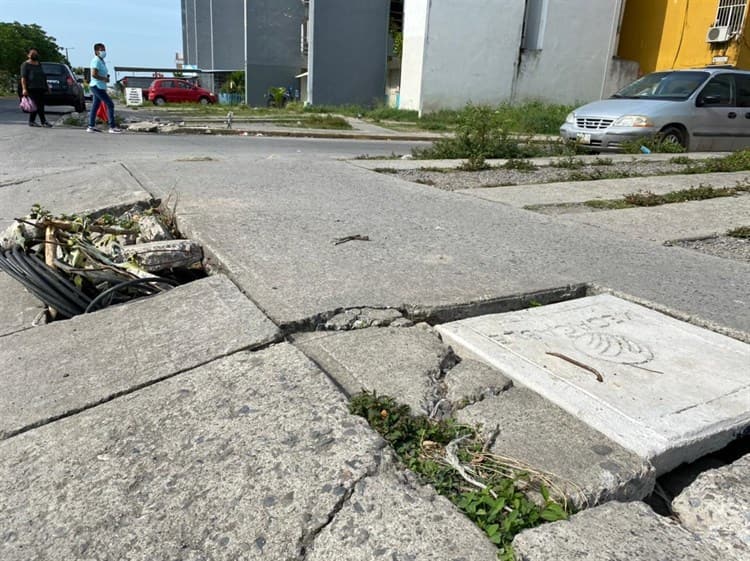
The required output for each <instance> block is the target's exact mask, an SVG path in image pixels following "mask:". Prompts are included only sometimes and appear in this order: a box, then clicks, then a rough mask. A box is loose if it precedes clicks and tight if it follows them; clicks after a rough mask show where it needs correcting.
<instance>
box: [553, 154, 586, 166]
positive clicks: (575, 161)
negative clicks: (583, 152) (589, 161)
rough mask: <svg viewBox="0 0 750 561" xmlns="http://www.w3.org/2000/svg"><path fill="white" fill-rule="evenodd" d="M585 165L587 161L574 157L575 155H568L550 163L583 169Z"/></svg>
mask: <svg viewBox="0 0 750 561" xmlns="http://www.w3.org/2000/svg"><path fill="white" fill-rule="evenodd" d="M585 166H586V162H584V161H583V160H581V159H580V158H574V157H573V156H568V157H567V158H563V159H561V160H556V161H554V162H552V163H550V167H553V168H563V169H581V168H582V167H585Z"/></svg>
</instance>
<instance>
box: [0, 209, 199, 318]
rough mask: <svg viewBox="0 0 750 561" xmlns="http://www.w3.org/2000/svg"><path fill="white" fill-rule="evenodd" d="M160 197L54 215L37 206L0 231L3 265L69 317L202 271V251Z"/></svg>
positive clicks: (50, 310) (50, 312) (54, 314)
mask: <svg viewBox="0 0 750 561" xmlns="http://www.w3.org/2000/svg"><path fill="white" fill-rule="evenodd" d="M172 217H173V213H172V212H170V211H169V209H167V208H166V207H165V206H164V205H162V204H161V202H160V201H158V200H154V201H150V202H149V203H143V204H138V205H135V206H133V207H131V208H129V209H127V210H126V211H124V212H122V213H120V214H118V215H117V216H115V215H113V214H105V213H99V214H98V215H60V216H55V215H53V214H52V213H51V212H49V211H47V210H45V209H43V208H42V207H40V206H39V205H35V206H34V207H32V209H31V212H30V214H29V215H28V216H26V217H24V218H18V219H16V220H15V222H14V223H13V225H11V226H10V227H9V228H8V229H6V230H5V232H4V233H2V234H0V270H2V271H4V272H6V273H8V274H9V275H10V276H11V277H13V278H15V279H16V280H18V281H19V282H21V283H22V284H23V285H24V286H25V287H26V288H27V289H28V290H29V292H31V293H32V294H34V295H35V296H36V297H37V298H39V299H40V300H41V301H42V302H44V303H45V304H46V305H47V316H48V317H47V319H50V320H51V319H55V318H58V317H61V318H69V317H73V316H75V315H78V314H82V313H88V312H93V311H96V310H99V309H101V308H104V307H107V306H110V305H113V304H119V303H122V302H125V301H128V300H132V299H134V298H139V297H142V296H151V295H154V294H158V293H160V292H164V291H167V290H170V289H171V288H172V287H174V286H177V285H178V284H181V283H182V281H183V280H186V279H187V280H192V279H194V278H198V277H199V276H203V274H202V271H203V269H202V265H201V263H202V260H203V251H202V249H201V247H200V245H199V244H197V243H196V242H194V241H192V240H185V239H179V234H178V232H177V231H176V229H175V227H174V220H173V218H172Z"/></svg>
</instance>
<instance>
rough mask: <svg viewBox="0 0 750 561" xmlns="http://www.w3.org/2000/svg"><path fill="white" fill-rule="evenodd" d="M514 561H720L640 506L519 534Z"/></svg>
mask: <svg viewBox="0 0 750 561" xmlns="http://www.w3.org/2000/svg"><path fill="white" fill-rule="evenodd" d="M513 550H514V552H515V554H516V559H517V560H518V561H563V560H565V561H584V560H585V561H672V560H677V559H679V560H680V561H725V560H726V558H725V557H724V556H723V555H722V554H721V553H719V552H718V551H717V550H716V549H714V548H713V547H712V546H711V545H710V544H708V543H706V542H705V541H704V540H702V539H701V538H699V537H698V536H696V535H694V534H691V533H690V532H688V531H687V530H685V529H684V528H682V527H681V526H680V525H679V524H677V523H676V522H674V521H673V520H671V519H669V518H663V517H661V516H659V515H658V514H656V513H655V512H654V511H652V510H651V509H650V508H649V507H648V506H646V505H645V504H643V503H639V502H633V503H608V504H606V505H604V506H600V507H598V508H594V509H589V510H585V511H583V512H580V513H578V514H576V515H575V516H573V517H571V519H570V520H568V521H563V522H554V523H552V524H545V525H543V526H538V527H537V528H534V529H531V530H524V531H523V532H521V533H520V534H518V535H517V536H516V538H515V539H514V540H513Z"/></svg>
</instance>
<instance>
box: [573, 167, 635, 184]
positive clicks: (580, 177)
mask: <svg viewBox="0 0 750 561" xmlns="http://www.w3.org/2000/svg"><path fill="white" fill-rule="evenodd" d="M630 176H631V174H630V173H628V172H627V171H616V170H610V171H603V170H600V169H594V170H591V171H573V172H571V173H570V174H568V181H597V180H599V179H622V178H624V177H630Z"/></svg>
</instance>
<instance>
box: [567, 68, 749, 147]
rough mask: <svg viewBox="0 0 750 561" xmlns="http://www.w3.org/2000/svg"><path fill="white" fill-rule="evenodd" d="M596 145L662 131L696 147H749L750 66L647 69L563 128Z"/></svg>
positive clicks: (616, 143) (615, 144) (575, 137)
mask: <svg viewBox="0 0 750 561" xmlns="http://www.w3.org/2000/svg"><path fill="white" fill-rule="evenodd" d="M560 135H561V136H562V137H563V138H564V139H567V140H574V141H577V142H578V143H579V144H581V145H583V146H585V147H588V148H591V150H594V151H616V150H620V149H622V145H623V142H626V141H629V140H635V139H638V138H643V137H652V136H655V135H659V136H660V137H661V138H662V139H663V140H665V141H672V142H676V143H677V144H680V145H681V146H683V147H684V148H685V149H687V150H691V151H712V150H719V151H723V150H727V151H729V150H739V149H742V148H747V147H750V72H742V71H739V70H732V69H727V68H703V69H693V70H670V71H665V72H654V73H652V74H648V75H646V76H644V77H642V78H640V79H638V80H636V81H635V82H633V83H632V84H630V85H628V86H626V87H625V88H623V89H622V90H620V91H619V92H617V93H616V94H614V95H613V96H612V97H611V98H609V99H605V100H601V101H595V102H593V103H589V104H587V105H584V106H583V107H579V108H578V109H576V110H575V111H573V112H572V113H570V114H569V115H568V117H567V118H566V120H565V124H564V125H563V126H562V127H561V128H560Z"/></svg>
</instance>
